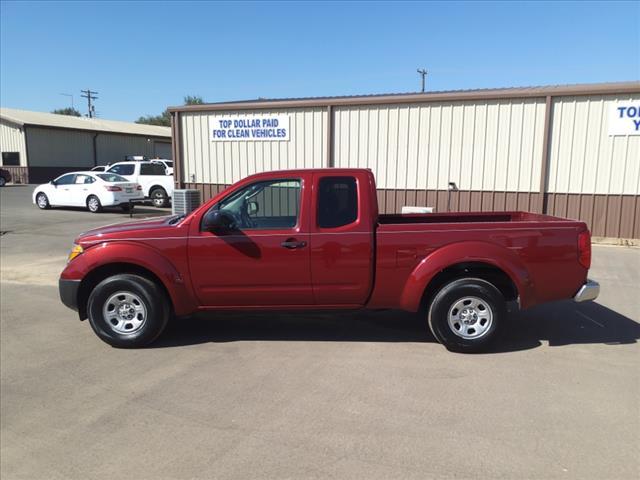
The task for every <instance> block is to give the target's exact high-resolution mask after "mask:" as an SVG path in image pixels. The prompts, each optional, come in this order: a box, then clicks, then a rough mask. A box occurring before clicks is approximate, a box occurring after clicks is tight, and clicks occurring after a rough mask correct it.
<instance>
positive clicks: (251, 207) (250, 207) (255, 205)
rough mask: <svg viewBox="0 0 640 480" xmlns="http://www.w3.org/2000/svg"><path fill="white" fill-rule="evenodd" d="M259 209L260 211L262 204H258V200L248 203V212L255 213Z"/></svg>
mask: <svg viewBox="0 0 640 480" xmlns="http://www.w3.org/2000/svg"><path fill="white" fill-rule="evenodd" d="M259 211H260V205H258V202H249V203H248V204H247V214H249V215H255V214H256V213H258V212H259Z"/></svg>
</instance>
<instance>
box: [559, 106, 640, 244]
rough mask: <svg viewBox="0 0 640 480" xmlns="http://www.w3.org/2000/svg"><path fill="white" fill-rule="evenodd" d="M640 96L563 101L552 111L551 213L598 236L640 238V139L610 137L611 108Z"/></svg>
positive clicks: (633, 136)
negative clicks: (576, 220)
mask: <svg viewBox="0 0 640 480" xmlns="http://www.w3.org/2000/svg"><path fill="white" fill-rule="evenodd" d="M639 99H640V95H631V96H629V95H624V96H612V95H609V96H601V95H599V96H580V97H558V98H555V99H554V101H553V105H552V108H553V110H552V117H551V118H552V127H551V136H550V145H549V176H548V178H549V180H548V188H547V191H548V192H549V193H548V194H547V196H548V209H547V211H548V212H549V213H551V214H553V215H559V216H563V217H569V218H579V219H581V220H584V221H585V222H587V224H588V225H589V226H590V228H591V232H592V234H593V235H596V236H602V237H619V238H640V196H639V195H640V136H638V135H626V136H625V135H622V136H609V134H608V121H609V108H610V106H611V104H614V103H615V102H617V101H619V100H639Z"/></svg>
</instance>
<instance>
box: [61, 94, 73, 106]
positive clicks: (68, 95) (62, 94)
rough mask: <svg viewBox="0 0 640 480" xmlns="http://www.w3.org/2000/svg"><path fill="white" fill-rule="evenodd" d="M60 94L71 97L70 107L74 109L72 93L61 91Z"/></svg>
mask: <svg viewBox="0 0 640 480" xmlns="http://www.w3.org/2000/svg"><path fill="white" fill-rule="evenodd" d="M60 95H64V96H65V97H71V109H72V110H74V109H75V106H74V105H73V95H71V94H70V93H61V94H60Z"/></svg>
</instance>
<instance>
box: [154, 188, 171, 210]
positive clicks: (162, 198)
mask: <svg viewBox="0 0 640 480" xmlns="http://www.w3.org/2000/svg"><path fill="white" fill-rule="evenodd" d="M149 196H150V197H151V201H152V202H153V206H154V207H158V208H165V207H168V206H169V197H168V196H167V192H165V190H164V188H162V187H157V188H154V189H153V190H151V193H150V194H149Z"/></svg>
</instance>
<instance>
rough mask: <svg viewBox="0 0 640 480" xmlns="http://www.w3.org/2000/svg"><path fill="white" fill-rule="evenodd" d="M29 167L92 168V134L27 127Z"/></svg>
mask: <svg viewBox="0 0 640 480" xmlns="http://www.w3.org/2000/svg"><path fill="white" fill-rule="evenodd" d="M27 148H28V150H29V167H76V168H81V167H93V133H91V132H83V131H78V130H62V129H52V128H39V127H27Z"/></svg>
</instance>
